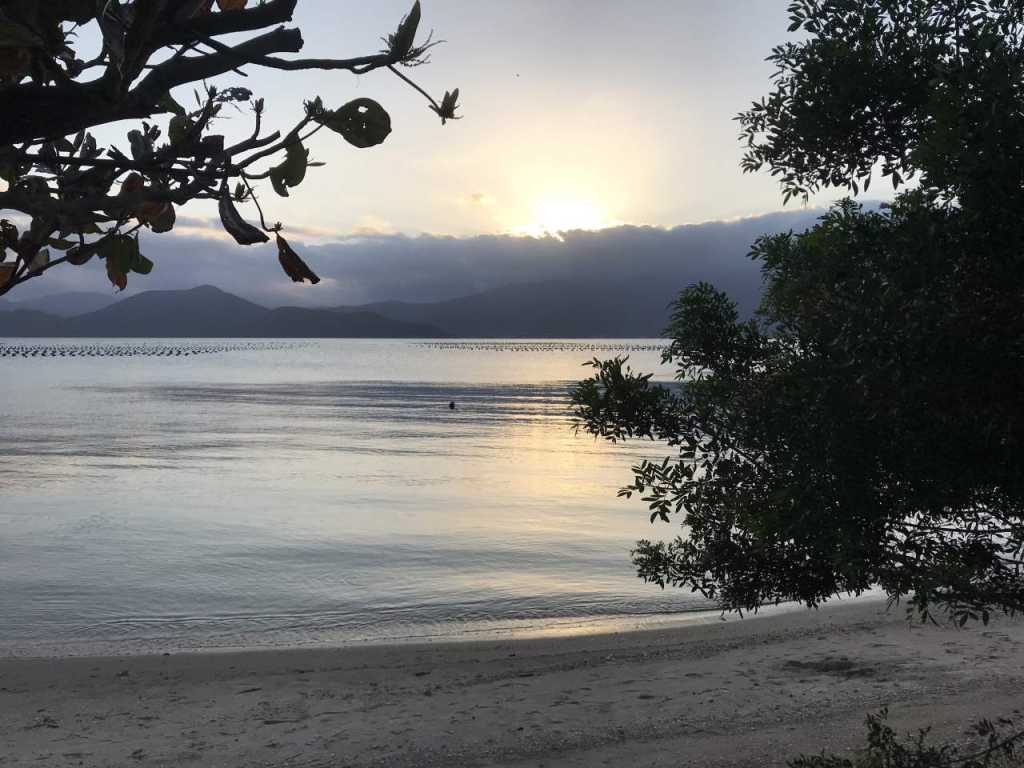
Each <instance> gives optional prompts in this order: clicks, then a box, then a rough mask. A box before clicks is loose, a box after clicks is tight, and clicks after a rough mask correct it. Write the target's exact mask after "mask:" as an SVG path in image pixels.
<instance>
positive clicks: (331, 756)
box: [0, 602, 1024, 768]
mask: <svg viewBox="0 0 1024 768" xmlns="http://www.w3.org/2000/svg"><path fill="white" fill-rule="evenodd" d="M883 706H888V707H889V709H890V712H891V717H890V719H891V721H892V722H893V723H894V724H896V725H898V726H899V727H900V728H901V729H911V728H917V727H920V726H924V725H928V724H931V725H934V726H935V728H936V731H937V732H938V733H939V734H941V735H947V736H951V737H957V736H958V735H960V734H961V733H962V732H963V728H964V726H966V725H967V724H969V723H970V722H972V721H974V720H977V719H978V718H981V717H990V718H994V717H997V716H1001V715H1004V716H1015V717H1017V719H1018V720H1024V621H1021V620H1008V619H1002V618H999V619H997V620H996V621H995V622H994V623H993V624H992V625H991V626H989V627H982V626H980V625H979V626H971V627H968V628H965V629H963V630H959V631H958V630H955V629H952V628H936V627H932V626H922V625H918V624H914V625H908V623H907V622H906V619H905V617H904V613H903V611H902V609H897V610H895V611H894V612H892V613H886V612H885V604H884V603H882V602H877V603H875V602H872V603H857V604H846V605H844V604H837V605H835V606H831V607H828V608H826V609H823V610H820V611H816V612H812V611H808V612H800V613H795V614H792V613H791V614H784V615H778V616H773V617H770V618H753V619H745V620H729V621H724V622H716V623H713V624H706V625H699V626H688V627H680V628H672V629H659V630H655V631H650V632H625V633H619V634H608V635H596V636H589V637H569V638H546V639H539V640H515V641H508V642H473V643H452V644H437V645H401V646H371V647H362V648H341V649H333V650H287V651H250V652H239V653H234V652H232V653H211V654H187V655H170V656H163V655H161V656H139V657H124V658H63V659H5V660H0V766H3V768H7V767H8V766H29V765H31V766H46V767H47V768H50V767H51V766H52V767H57V766H96V767H99V766H104V767H106V766H168V767H170V766H174V767H175V768H183V767H186V766H188V767H192V766H194V767H196V768H198V767H199V766H203V768H210V767H212V766H220V767H223V768H236V767H237V768H242V767H243V766H245V768H255V767H258V766H263V767H269V766H281V767H282V768H283V767H285V766H287V767H289V768H293V767H294V768H298V767H299V766H303V767H309V768H314V767H316V768H328V767H330V768H341V767H343V766H345V767H351V768H364V767H368V766H389V767H390V766H397V767H398V768H404V767H405V766H469V767H472V766H524V767H525V766H536V767H537V768H539V767H540V766H546V767H547V768H555V767H556V766H557V767H561V766H567V767H568V766H572V767H573V768H590V767H591V766H627V765H628V766H630V768H645V767H648V766H650V767H652V768H653V767H655V766H658V767H660V766H665V767H666V768H667V767H668V766H672V767H673V768H678V767H679V766H772V765H779V766H781V765H784V764H785V760H786V759H787V758H789V757H793V756H795V755H796V754H798V753H800V752H807V753H812V752H818V751H820V750H821V749H823V748H829V749H830V750H841V749H843V748H846V747H850V746H853V745H857V744H859V743H862V742H863V734H864V728H863V720H864V716H865V713H867V712H869V711H877V710H879V709H880V708H882V707H883ZM1015 710H1016V711H1017V713H1016V715H1015V714H1014V711H1015Z"/></svg>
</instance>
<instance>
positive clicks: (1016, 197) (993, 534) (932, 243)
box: [573, 0, 1024, 622]
mask: <svg viewBox="0 0 1024 768" xmlns="http://www.w3.org/2000/svg"><path fill="white" fill-rule="evenodd" d="M790 14H791V19H792V29H793V30H797V29H801V30H803V32H804V33H805V35H806V37H805V38H804V39H803V40H802V41H800V42H792V43H787V44H786V45H783V46H780V47H778V48H776V49H775V50H774V52H773V53H772V56H771V57H770V58H771V61H772V62H773V63H775V64H776V66H777V68H778V71H777V74H776V75H775V80H774V86H775V87H774V90H773V91H772V93H771V94H770V95H769V96H768V97H766V98H765V99H764V100H762V101H761V102H758V103H755V104H754V105H753V106H752V107H751V109H750V110H748V111H746V112H744V113H742V114H741V115H740V116H739V118H738V120H739V123H740V125H741V128H742V140H743V141H744V142H745V144H746V147H747V154H746V156H745V159H744V161H743V166H744V168H745V169H746V170H748V171H755V170H760V169H767V170H769V171H770V172H771V173H773V174H775V175H776V176H778V177H779V178H780V181H781V184H782V189H783V194H784V196H785V197H786V198H787V199H788V198H791V197H794V196H796V197H803V196H806V195H808V194H810V193H811V192H814V191H816V190H818V189H821V188H825V187H830V186H831V187H835V186H840V187H846V188H848V189H849V190H851V191H852V192H854V193H855V194H856V193H858V192H859V191H860V190H861V189H867V188H868V187H869V182H870V179H871V177H872V176H873V175H878V174H881V175H883V176H888V177H890V179H891V181H892V183H893V185H894V186H896V187H898V188H903V187H904V185H905V183H906V181H907V180H908V179H913V180H914V181H915V182H916V184H915V186H914V187H913V188H912V189H909V190H907V189H904V190H903V191H902V192H901V193H900V194H899V195H898V196H897V197H896V199H895V201H894V202H893V203H892V204H891V205H883V206H881V208H876V207H871V208H867V207H864V206H862V205H859V204H857V203H855V202H853V201H852V200H846V201H843V202H842V203H839V204H837V205H836V206H834V207H833V208H832V209H831V210H830V211H829V212H828V213H827V214H826V215H825V216H824V217H823V218H822V220H821V221H820V223H819V224H818V225H817V226H815V227H814V228H812V229H811V230H809V231H807V232H804V233H793V232H788V233H783V234H778V235H771V236H766V237H762V238H760V239H759V240H758V241H757V242H756V243H755V244H754V246H753V249H752V253H751V255H752V257H753V258H754V259H755V260H757V261H759V262H760V263H761V265H762V269H763V274H764V281H765V293H764V298H763V302H762V305H761V307H760V309H759V312H758V313H757V315H756V316H755V317H754V318H752V319H741V318H739V317H738V316H737V313H736V309H735V305H734V304H733V303H732V302H731V301H730V300H729V298H728V297H727V296H725V295H724V294H722V293H721V292H719V291H716V290H715V289H714V288H713V287H712V286H710V285H706V284H700V285H696V286H691V287H690V288H688V289H686V290H685V291H684V292H683V293H682V295H681V296H680V298H679V300H678V301H677V302H676V304H675V305H674V310H673V314H672V319H671V325H670V327H669V328H668V329H667V335H668V336H669V337H670V338H671V340H672V341H671V344H670V346H669V347H668V348H667V350H666V351H665V353H664V360H665V362H667V363H673V364H675V366H676V371H677V379H678V381H679V383H678V384H677V385H675V386H670V387H663V386H659V385H656V384H654V383H653V382H652V381H651V378H650V376H649V375H641V374H638V373H635V372H633V371H631V370H630V369H629V368H628V366H627V365H626V364H625V361H624V360H622V359H616V360H610V361H599V360H595V361H593V363H592V364H593V365H594V366H595V368H596V373H595V375H594V377H593V378H591V379H589V380H587V381H584V382H582V383H581V384H579V385H578V386H577V387H576V388H575V390H574V393H573V398H574V402H575V406H576V410H577V416H578V418H579V420H580V423H581V424H582V425H583V426H584V427H585V428H586V429H587V430H589V431H590V432H592V433H593V434H595V435H600V436H603V437H606V438H609V439H612V440H619V439H625V438H652V439H658V440H664V441H666V442H667V443H668V444H669V445H670V446H672V447H674V448H675V449H677V452H676V453H675V455H673V456H670V457H666V458H665V460H664V461H662V462H643V463H642V464H640V465H639V466H637V467H634V482H633V483H632V484H631V485H629V486H627V487H626V488H624V489H623V491H622V494H623V495H627V496H628V495H632V494H634V493H637V494H640V495H642V496H643V498H644V499H645V500H646V501H647V502H648V503H649V504H650V507H651V510H652V520H654V519H655V518H659V517H660V518H662V519H664V520H668V519H670V517H671V516H672V515H675V514H679V515H681V517H682V522H683V525H684V527H685V529H686V535H685V536H684V537H680V538H678V539H676V540H675V541H672V542H668V543H665V542H659V543H653V542H649V541H643V542H640V543H639V545H638V547H637V549H636V550H635V552H634V560H635V563H636V565H637V566H638V569H639V573H640V575H641V576H642V577H643V578H645V579H648V580H651V581H654V582H656V583H658V584H661V585H662V586H665V585H677V586H685V587H690V588H692V589H695V590H697V591H700V592H702V593H704V594H705V595H707V596H709V597H712V598H714V599H716V600H718V601H720V602H721V604H722V606H723V607H725V608H727V609H740V610H742V609H756V608H757V607H758V606H761V605H764V604H766V603H773V602H777V601H782V600H799V601H802V602H804V603H806V604H807V605H810V606H813V605H817V604H818V603H820V602H822V601H824V600H827V599H828V598H829V597H831V596H834V595H837V594H841V593H847V592H853V593H859V592H862V591H864V590H866V589H868V588H870V587H872V586H873V585H881V586H882V587H883V588H884V589H885V590H886V591H887V592H888V594H889V595H890V596H891V597H892V598H893V599H894V600H895V599H900V598H903V597H905V596H910V599H911V601H912V605H913V606H914V607H916V608H917V609H918V611H919V612H920V614H921V615H922V617H926V616H929V615H930V612H931V610H932V608H933V607H935V606H939V607H941V608H942V609H944V610H946V611H948V612H950V613H951V614H952V616H953V617H954V618H955V619H956V620H957V621H959V622H964V621H967V620H968V619H970V618H980V619H982V620H985V621H987V620H988V617H989V613H990V611H991V610H993V609H1001V610H1005V611H1010V612H1012V611H1015V610H1019V609H1020V608H1022V607H1024V574H1022V570H1021V569H1022V566H1024V458H1022V457H1024V451H1022V449H1024V445H1022V442H1024V399H1022V396H1021V392H1022V391H1024V313H1022V312H1021V311H1020V306H1021V300H1022V298H1024V247H1022V246H1024V224H1022V220H1021V218H1020V214H1019V212H1020V210H1021V209H1022V206H1021V204H1022V202H1024V99H1022V88H1024V43H1022V31H1024V4H1022V3H1019V2H1005V1H1003V0H969V1H967V2H964V1H962V0H944V1H942V2H923V1H919V0H799V1H798V2H793V3H791V5H790Z"/></svg>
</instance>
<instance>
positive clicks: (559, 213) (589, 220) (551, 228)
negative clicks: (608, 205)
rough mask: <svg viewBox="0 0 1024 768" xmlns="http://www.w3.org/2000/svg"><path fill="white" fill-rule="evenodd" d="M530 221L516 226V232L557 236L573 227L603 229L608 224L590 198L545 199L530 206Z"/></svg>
mask: <svg viewBox="0 0 1024 768" xmlns="http://www.w3.org/2000/svg"><path fill="white" fill-rule="evenodd" d="M531 218H532V220H531V222H530V223H529V224H526V225H525V226H522V227H517V228H516V230H515V231H516V233H517V234H521V235H531V236H533V237H543V236H545V235H554V236H558V234H559V233H560V232H569V231H571V230H574V229H604V228H605V227H607V226H610V222H609V221H608V218H607V216H606V215H605V213H604V211H602V210H601V208H600V207H599V206H598V205H597V204H596V203H594V202H593V201H590V200H582V199H546V200H538V201H537V202H535V203H534V204H533V205H532V206H531Z"/></svg>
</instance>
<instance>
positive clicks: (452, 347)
mask: <svg viewBox="0 0 1024 768" xmlns="http://www.w3.org/2000/svg"><path fill="white" fill-rule="evenodd" d="M418 346H421V347H426V348H428V349H437V350H445V351H453V352H661V351H663V350H664V349H665V348H666V347H667V344H660V343H653V344H637V343H629V342H626V343H623V344H610V343H608V342H586V341H568V342H566V341H423V342H419V345H418Z"/></svg>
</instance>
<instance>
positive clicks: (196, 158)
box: [0, 0, 458, 295]
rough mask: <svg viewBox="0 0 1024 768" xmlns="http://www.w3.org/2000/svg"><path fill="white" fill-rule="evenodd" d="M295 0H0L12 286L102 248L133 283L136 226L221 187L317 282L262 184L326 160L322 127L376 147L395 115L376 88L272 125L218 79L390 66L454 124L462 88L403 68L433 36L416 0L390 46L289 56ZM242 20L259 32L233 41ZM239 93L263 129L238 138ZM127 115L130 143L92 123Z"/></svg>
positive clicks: (281, 188) (295, 268)
mask: <svg viewBox="0 0 1024 768" xmlns="http://www.w3.org/2000/svg"><path fill="white" fill-rule="evenodd" d="M297 2H298V0H266V1H264V0H260V2H259V3H258V4H253V3H251V2H249V0H217V1H216V8H215V7H214V2H213V0H132V1H126V0H47V2H37V1H36V0H0V115H2V118H0V179H2V180H3V182H5V183H6V190H5V191H0V211H5V210H10V211H13V212H15V215H12V216H11V218H10V219H6V218H5V219H2V220H0V295H3V294H5V293H7V292H9V291H10V290H12V289H13V288H14V287H16V286H18V285H20V284H22V283H24V282H26V281H27V280H31V279H34V278H37V277H39V276H40V275H43V274H45V273H46V272H47V271H48V270H50V269H52V268H53V267H55V266H57V265H58V264H63V263H67V264H72V265H77V266H81V265H83V264H85V263H86V262H88V261H89V260H90V259H92V258H94V257H96V258H99V259H103V260H104V261H105V263H106V271H107V275H108V276H109V278H110V280H111V282H112V283H113V284H114V285H116V286H118V287H119V288H120V289H124V287H125V286H126V284H127V280H128V275H129V274H130V273H132V272H134V273H139V274H148V273H149V271H150V270H151V269H152V268H153V263H152V262H151V261H150V260H149V259H147V258H146V257H145V256H144V255H142V253H141V252H140V249H139V238H138V235H139V232H140V230H142V229H144V228H148V229H149V230H151V231H152V232H155V233H163V232H168V231H170V230H171V229H173V228H174V224H175V219H176V209H177V208H179V207H181V206H183V205H186V204H187V203H189V202H191V201H193V200H215V201H216V202H217V206H218V211H219V214H220V219H221V223H222V224H223V226H224V229H225V230H226V231H227V232H228V233H229V234H230V235H231V236H232V237H233V238H234V239H235V241H237V242H238V243H239V244H240V245H253V244H256V243H264V242H267V241H268V240H269V238H270V236H271V235H273V236H274V237H275V239H276V242H277V248H278V256H279V260H280V263H281V266H282V268H283V269H284V271H285V273H286V274H287V275H288V277H290V278H291V279H292V280H294V281H296V282H301V281H305V280H308V281H310V282H313V283H316V282H318V280H319V278H318V277H317V276H316V274H315V273H314V272H313V271H312V270H311V269H310V268H309V267H308V266H307V265H306V264H305V263H304V262H303V260H302V259H301V258H300V257H299V255H298V254H297V253H296V252H295V250H294V249H293V248H292V247H291V245H290V244H289V243H288V242H287V241H286V240H285V238H284V237H283V236H282V234H281V232H282V230H283V229H284V227H283V226H282V225H281V224H280V223H273V224H268V221H267V219H266V218H265V216H264V211H263V208H262V207H261V204H260V202H259V200H258V198H257V194H256V187H257V185H258V182H261V181H269V182H270V185H271V187H272V188H273V190H274V191H276V192H277V194H279V195H283V196H288V195H289V190H290V189H292V188H294V187H296V186H298V185H299V184H300V183H301V182H302V181H303V179H304V178H305V176H306V172H307V170H308V169H309V168H311V167H315V166H318V165H320V163H315V162H310V160H309V152H308V150H307V149H306V148H305V146H304V142H305V141H306V140H307V139H308V138H309V137H310V136H312V135H313V134H315V133H317V132H318V131H320V130H322V129H324V128H326V129H328V130H330V131H334V132H335V133H338V134H340V135H341V136H342V137H343V138H344V139H345V140H346V141H347V142H348V143H349V144H351V145H352V146H354V147H357V148H367V147H372V146H375V145H378V144H380V143H381V142H383V141H384V140H385V139H386V138H387V136H388V134H389V133H390V132H391V118H390V116H389V115H388V113H387V112H386V111H385V109H384V108H383V107H382V106H381V105H380V104H378V103H377V102H376V101H373V100H372V99H368V98H359V99H355V100H353V101H350V102H348V103H346V104H342V105H340V106H337V107H334V108H330V107H328V106H325V105H324V103H323V101H322V100H321V99H320V98H312V99H311V100H309V101H307V102H306V106H305V115H304V117H303V118H302V119H301V120H300V121H299V122H298V123H297V124H296V125H295V126H293V127H292V128H291V129H290V130H288V131H287V132H285V133H282V132H280V131H277V130H273V131H268V130H265V128H264V125H263V122H264V114H265V109H264V102H263V99H260V98H257V97H255V96H254V94H253V93H252V92H251V91H250V90H249V89H247V88H244V87H237V86H236V87H226V88H218V87H217V86H215V85H213V84H209V83H208V81H210V80H212V79H214V78H217V77H218V76H220V75H225V74H228V73H238V74H245V72H244V70H245V69H247V68H252V67H261V68H271V69H280V70H289V71H294V70H309V69H316V70H344V71H347V72H350V73H353V74H357V75H358V74H365V73H367V72H371V71H373V70H378V69H384V70H388V71H389V72H391V73H393V74H394V75H396V76H397V77H399V78H400V79H402V80H403V81H404V82H406V83H407V84H409V85H410V86H411V87H413V88H415V90H416V91H417V92H418V93H420V94H421V95H422V96H423V97H425V98H426V99H427V101H428V104H429V107H430V109H432V110H433V111H434V112H435V113H436V114H437V115H438V116H439V117H440V118H441V121H442V123H444V122H447V121H448V120H454V119H458V118H457V116H456V114H455V111H456V108H457V105H458V104H457V102H458V89H456V90H454V91H452V92H451V93H445V95H444V97H443V98H441V99H440V100H435V99H434V98H432V97H431V96H430V95H429V94H428V93H427V92H426V91H425V90H423V89H422V88H421V87H420V86H419V85H417V84H416V83H415V82H414V81H413V80H412V79H411V78H410V77H409V76H408V75H407V74H405V73H403V72H402V71H401V70H402V68H410V67H415V66H418V65H420V64H423V63H425V62H426V61H427V60H428V58H429V51H430V49H431V48H433V47H434V46H435V45H436V44H437V41H434V40H433V39H432V35H431V36H427V37H426V38H424V37H423V36H418V35H417V32H418V29H419V25H420V17H421V9H420V3H419V2H418V0H417V2H416V3H415V4H414V5H413V7H412V10H411V11H410V12H409V14H408V15H407V16H405V17H404V18H403V19H402V20H401V22H400V23H399V24H398V26H397V28H396V29H395V30H394V31H393V32H392V33H391V34H389V35H387V36H386V37H384V38H383V49H382V50H380V51H378V52H376V53H371V54H368V55H363V56H357V57H354V58H348V59H335V58H317V59H307V58H283V57H281V56H279V55H277V54H294V53H298V52H299V51H301V49H302V47H303V40H302V34H301V32H300V30H298V29H294V28H289V27H286V26H283V25H284V24H286V23H287V22H288V21H290V20H291V19H292V15H293V13H294V11H295V7H296V4H297ZM249 6H252V7H249ZM92 24H95V25H96V26H97V27H98V29H99V32H100V33H101V35H102V41H103V42H102V50H101V52H100V53H99V55H97V56H96V57H95V58H93V59H91V60H89V61H83V60H82V59H81V58H80V57H79V56H78V51H76V44H78V43H79V41H78V33H79V31H80V30H81V29H82V28H83V26H85V25H92ZM260 32H261V34H255V33H260ZM238 33H250V34H251V35H252V36H250V37H248V39H244V40H243V41H241V42H232V44H230V45H229V44H226V43H225V42H223V41H222V38H223V37H224V36H225V35H236V37H234V38H232V39H233V40H237V34H238ZM79 48H81V46H80V45H79ZM190 84H195V86H194V95H195V104H194V105H192V106H191V107H190V108H186V107H185V106H182V105H181V104H180V103H178V101H176V100H175V98H174V97H173V96H172V92H173V91H174V90H175V89H178V88H181V87H183V86H188V85H190ZM227 106H232V107H234V108H237V109H242V108H247V109H248V110H249V111H250V112H251V116H252V123H253V125H252V131H251V133H250V134H249V135H248V137H247V138H245V139H243V140H241V141H239V142H237V143H233V144H229V143H227V142H226V141H225V137H224V136H223V135H220V134H218V133H217V132H216V130H215V129H216V125H217V122H218V120H219V119H222V118H223V115H222V111H223V110H224V108H225V107H227ZM161 116H164V117H166V116H169V117H170V119H169V122H168V124H167V127H166V131H164V130H161V128H160V127H159V126H158V125H157V124H156V122H155V120H154V118H158V117H161ZM125 120H129V121H135V126H134V127H133V128H131V129H130V130H128V131H127V134H126V142H125V144H124V146H123V148H122V147H117V146H111V147H107V148H105V149H104V148H102V147H100V146H99V145H98V144H97V141H96V139H95V138H94V137H93V135H92V134H91V133H90V130H91V129H93V128H95V127H97V126H102V125H106V124H108V123H113V122H117V121H125ZM0 188H2V187H0ZM243 204H252V205H253V206H254V208H255V211H254V213H255V217H256V218H258V221H259V224H258V225H256V224H253V223H251V222H250V221H248V220H247V219H246V218H245V217H243V215H242V213H241V211H240V210H239V206H241V205H243ZM19 224H20V225H21V228H20V229H19V226H18V225H19ZM58 253H60V254H62V255H59V256H57V255H56V254H58ZM9 257H11V258H9Z"/></svg>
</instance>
